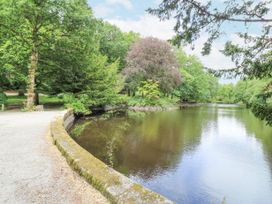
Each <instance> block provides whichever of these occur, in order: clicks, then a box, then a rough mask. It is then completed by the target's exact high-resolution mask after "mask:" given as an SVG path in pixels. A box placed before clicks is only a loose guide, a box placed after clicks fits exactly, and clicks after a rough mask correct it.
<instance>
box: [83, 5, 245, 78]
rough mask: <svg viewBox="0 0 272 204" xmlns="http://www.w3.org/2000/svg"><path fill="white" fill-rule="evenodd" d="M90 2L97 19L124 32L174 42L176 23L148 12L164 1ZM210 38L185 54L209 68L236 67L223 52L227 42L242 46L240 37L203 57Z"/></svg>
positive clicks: (219, 44) (231, 36)
mask: <svg viewBox="0 0 272 204" xmlns="http://www.w3.org/2000/svg"><path fill="white" fill-rule="evenodd" d="M203 1H206V0H203ZM216 1H219V2H220V1H222V0H216ZM216 1H215V2H216ZM88 2H89V5H90V6H91V7H92V9H93V12H94V15H95V16H96V17H97V18H102V19H104V20H106V21H108V22H110V23H111V24H114V25H116V26H118V27H119V28H120V29H121V30H122V31H125V32H129V31H134V32H137V33H140V34H141V36H142V37H148V36H153V37H157V38H160V39H163V40H167V39H170V38H171V37H173V36H174V34H175V32H174V30H173V28H174V25H175V20H173V19H170V20H167V21H160V20H159V19H158V18H157V17H156V16H152V15H150V14H148V13H147V12H146V10H147V9H148V8H156V6H158V5H159V3H160V2H161V0H88ZM226 29H227V30H232V31H235V30H237V31H238V30H239V25H238V26H237V25H226ZM207 36H208V35H207V34H205V33H203V35H201V37H200V39H199V40H197V41H196V42H195V44H194V49H192V46H186V47H185V51H186V52H187V53H188V54H194V55H196V56H197V57H198V58H199V59H200V60H201V62H202V63H203V64H204V66H206V67H209V68H212V69H222V68H224V69H225V68H233V67H234V64H233V63H232V61H231V60H230V58H228V57H226V56H224V55H223V54H222V53H221V52H220V50H222V49H223V48H224V42H225V40H226V39H231V40H232V41H234V42H237V43H241V42H239V39H238V38H237V37H236V35H235V34H229V35H226V36H224V37H223V38H220V39H219V40H217V41H216V42H215V43H214V45H213V47H212V51H211V53H210V55H208V56H202V54H201V49H202V45H203V43H204V42H205V40H206V39H207ZM236 81H237V79H221V80H220V82H221V83H229V82H231V83H235V82H236Z"/></svg>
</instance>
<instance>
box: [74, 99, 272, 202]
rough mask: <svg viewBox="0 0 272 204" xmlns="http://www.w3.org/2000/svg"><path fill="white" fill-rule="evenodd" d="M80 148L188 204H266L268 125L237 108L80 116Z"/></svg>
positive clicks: (270, 198)
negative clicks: (91, 117) (93, 116)
mask: <svg viewBox="0 0 272 204" xmlns="http://www.w3.org/2000/svg"><path fill="white" fill-rule="evenodd" d="M71 133H72V135H73V138H74V139H75V140H76V142H78V144H80V145H81V146H82V147H83V148H85V149H86V150H88V151H89V152H90V153H92V154H93V155H95V156H96V157H97V158H99V159H101V160H102V161H104V162H105V163H107V164H108V165H110V166H112V167H113V168H115V169H116V170H117V171H119V172H121V173H123V174H125V175H126V176H128V177H130V178H131V179H132V180H134V181H136V182H138V183H140V184H142V185H144V186H145V187H147V188H150V189H151V190H153V191H155V192H157V193H160V194H162V195H164V196H165V197H167V198H169V199H171V200H173V201H175V202H177V203H186V204H187V203H188V204H195V203H197V204H199V203H201V204H202V203H203V204H206V203H207V204H210V203H214V204H217V203H227V204H243V203H246V204H255V203H256V204H260V203H262V204H266V203H267V204H271V203H272V127H269V126H266V125H265V123H264V122H263V121H260V120H259V119H257V118H256V117H255V116H254V115H253V114H252V113H251V112H250V111H249V110H247V109H246V108H244V107H241V106H236V105H212V104H211V105H203V106H200V107H190V108H185V109H182V110H177V111H165V112H156V113H142V112H132V111H127V112H122V113H118V114H117V113H116V114H114V115H113V114H106V115H103V116H101V117H100V119H97V118H95V119H90V120H79V121H78V122H77V123H76V125H75V126H74V128H73V129H72V131H71Z"/></svg>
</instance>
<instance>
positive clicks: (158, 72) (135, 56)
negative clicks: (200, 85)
mask: <svg viewBox="0 0 272 204" xmlns="http://www.w3.org/2000/svg"><path fill="white" fill-rule="evenodd" d="M123 74H124V75H125V76H126V78H127V87H128V89H130V90H132V91H135V89H136V87H137V86H139V84H140V83H141V81H146V80H153V81H157V82H159V84H160V90H161V91H162V92H163V93H170V92H171V91H172V90H173V89H174V88H175V87H177V86H178V85H179V84H180V82H181V75H180V73H179V71H178V63H177V59H176V56H175V52H174V48H173V47H171V45H170V44H169V43H167V42H165V41H162V40H159V39H156V38H152V37H149V38H144V39H141V40H139V41H137V42H136V43H135V44H134V45H133V46H132V47H131V49H130V51H129V52H128V56H127V66H126V68H125V69H124V70H123Z"/></svg>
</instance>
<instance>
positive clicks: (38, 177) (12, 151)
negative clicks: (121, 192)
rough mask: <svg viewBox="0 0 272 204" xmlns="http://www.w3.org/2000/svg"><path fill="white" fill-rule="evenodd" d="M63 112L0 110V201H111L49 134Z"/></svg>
mask: <svg viewBox="0 0 272 204" xmlns="http://www.w3.org/2000/svg"><path fill="white" fill-rule="evenodd" d="M60 114H63V112H61V111H50V112H28V113H26V112H24V113H23V112H3V113H0V128H1V131H0V149H1V151H0V161H1V164H0V165H1V166H0V167H1V168H0V175H1V176H0V183H1V191H0V203H53V204H54V203H56V204H57V203H78V204H81V203H86V204H87V203H90V201H91V202H92V203H99V204H100V203H108V201H107V199H105V198H104V197H103V196H102V195H101V194H100V192H98V191H97V190H95V189H94V188H93V187H92V186H90V185H89V184H88V183H87V182H86V181H85V180H84V179H82V178H81V177H80V176H79V175H78V174H77V173H75V172H74V171H72V170H71V168H70V167H69V165H68V164H67V162H66V161H65V159H64V158H63V157H62V155H61V154H60V152H59V151H58V149H57V148H56V146H54V145H53V144H52V139H51V137H49V135H47V132H48V128H49V124H50V122H51V120H53V119H54V118H55V117H56V116H58V115H60ZM46 135H47V136H46ZM71 184H72V185H71Z"/></svg>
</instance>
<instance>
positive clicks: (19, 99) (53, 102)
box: [7, 96, 63, 107]
mask: <svg viewBox="0 0 272 204" xmlns="http://www.w3.org/2000/svg"><path fill="white" fill-rule="evenodd" d="M39 99H40V104H41V105H47V106H57V105H63V100H62V99H61V98H58V97H56V96H40V97H39ZM25 101H26V96H8V99H7V106H20V107H21V106H23V105H24V102H25Z"/></svg>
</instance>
